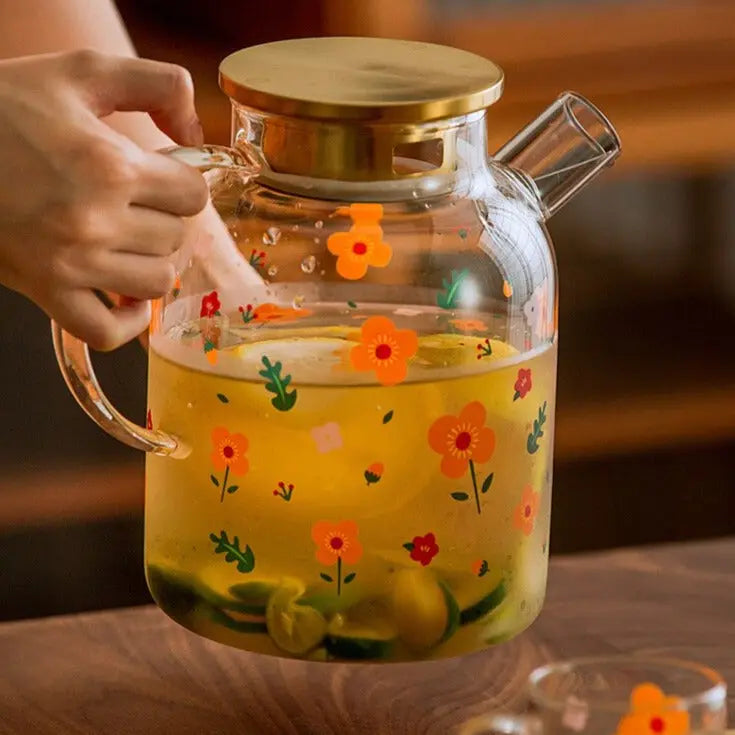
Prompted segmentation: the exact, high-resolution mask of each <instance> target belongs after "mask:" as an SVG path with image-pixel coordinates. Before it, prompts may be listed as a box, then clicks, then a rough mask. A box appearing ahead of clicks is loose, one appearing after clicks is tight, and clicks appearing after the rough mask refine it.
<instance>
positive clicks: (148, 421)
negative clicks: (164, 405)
mask: <svg viewBox="0 0 735 735" xmlns="http://www.w3.org/2000/svg"><path fill="white" fill-rule="evenodd" d="M145 428H146V429H148V431H153V416H152V415H151V409H150V408H149V409H148V415H147V416H146V417H145Z"/></svg>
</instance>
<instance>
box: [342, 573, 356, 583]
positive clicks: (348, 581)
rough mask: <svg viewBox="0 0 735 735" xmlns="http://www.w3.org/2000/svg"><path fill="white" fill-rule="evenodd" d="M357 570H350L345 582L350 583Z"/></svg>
mask: <svg viewBox="0 0 735 735" xmlns="http://www.w3.org/2000/svg"><path fill="white" fill-rule="evenodd" d="M356 576H357V572H350V573H349V574H348V575H347V576H346V577H345V578H344V580H343V582H344V584H349V583H350V582H351V581H352V580H353V579H354V578H355V577H356Z"/></svg>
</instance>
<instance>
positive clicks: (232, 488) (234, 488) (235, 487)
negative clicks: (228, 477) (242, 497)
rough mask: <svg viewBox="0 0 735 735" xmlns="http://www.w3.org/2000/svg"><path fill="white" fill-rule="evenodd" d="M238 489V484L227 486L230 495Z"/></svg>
mask: <svg viewBox="0 0 735 735" xmlns="http://www.w3.org/2000/svg"><path fill="white" fill-rule="evenodd" d="M239 489H240V486H239V485H230V486H229V487H228V488H227V492H228V493H230V495H232V493H236V492H237V491H238V490H239Z"/></svg>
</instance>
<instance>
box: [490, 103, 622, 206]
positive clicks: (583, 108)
mask: <svg viewBox="0 0 735 735" xmlns="http://www.w3.org/2000/svg"><path fill="white" fill-rule="evenodd" d="M619 154H620V138H619V137H618V134H617V132H616V131H615V128H613V126H612V124H611V123H610V121H609V120H608V119H607V118H606V117H605V115H603V114H602V112H600V111H599V110H598V109H597V108H596V107H595V106H594V105H593V104H592V103H591V102H589V101H588V100H586V99H585V98H584V97H582V96H581V95H578V94H576V93H574V92H565V93H564V94H562V95H560V96H559V97H558V98H557V99H556V101H555V102H554V103H553V104H552V105H551V106H550V107H548V108H547V109H546V110H544V112H542V113H541V115H539V116H538V117H537V118H536V119H535V120H534V121H533V122H532V123H530V124H529V125H527V126H526V127H525V128H523V130H521V131H520V132H519V133H518V134H517V135H516V136H514V137H513V138H511V140H509V141H508V142H507V143H506V144H505V145H504V146H503V147H502V148H501V149H500V150H499V151H498V152H497V153H496V154H495V155H494V156H493V158H494V160H496V161H499V162H500V163H503V164H505V165H507V166H510V167H511V168H513V169H516V170H518V171H520V172H521V173H522V174H525V175H524V176H523V178H524V180H526V183H528V184H529V186H530V188H531V189H532V190H533V191H534V193H535V195H536V197H537V198H538V201H539V206H540V208H541V212H542V214H543V216H544V218H545V219H549V217H552V216H553V215H554V214H556V212H558V211H559V210H560V209H561V208H562V207H563V206H564V205H565V204H566V203H567V202H568V201H569V200H570V199H572V197H574V195H575V194H577V192H579V191H580V190H581V189H583V188H584V187H585V186H586V185H587V184H588V183H589V182H590V181H591V180H592V179H593V178H594V177H595V176H597V174H598V173H600V171H602V169H604V168H606V167H607V166H610V165H612V163H613V162H614V161H615V159H616V158H617V157H618V155H619Z"/></svg>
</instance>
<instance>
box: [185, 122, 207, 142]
mask: <svg viewBox="0 0 735 735" xmlns="http://www.w3.org/2000/svg"><path fill="white" fill-rule="evenodd" d="M189 139H190V141H191V145H202V144H203V143H204V129H203V128H202V124H201V123H200V122H199V118H194V120H193V121H192V122H191V124H190V125H189Z"/></svg>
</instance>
